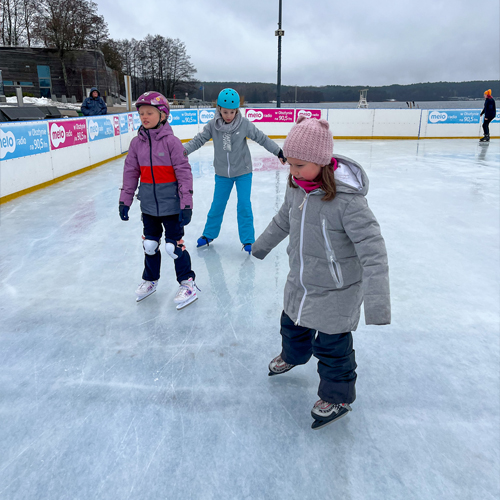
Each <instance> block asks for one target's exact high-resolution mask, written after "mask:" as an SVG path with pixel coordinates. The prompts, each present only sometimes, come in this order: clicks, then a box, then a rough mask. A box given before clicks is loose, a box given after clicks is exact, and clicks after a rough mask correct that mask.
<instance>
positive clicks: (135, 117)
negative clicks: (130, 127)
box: [132, 112, 141, 130]
mask: <svg viewBox="0 0 500 500" xmlns="http://www.w3.org/2000/svg"><path fill="white" fill-rule="evenodd" d="M132 119H133V122H134V130H139V127H140V126H141V119H140V118H139V113H137V112H136V113H132Z"/></svg>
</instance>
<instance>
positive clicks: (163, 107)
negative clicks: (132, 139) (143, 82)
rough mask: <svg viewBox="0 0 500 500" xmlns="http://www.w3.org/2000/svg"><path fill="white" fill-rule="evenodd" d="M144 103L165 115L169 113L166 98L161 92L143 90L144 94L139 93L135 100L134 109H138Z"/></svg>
mask: <svg viewBox="0 0 500 500" xmlns="http://www.w3.org/2000/svg"><path fill="white" fill-rule="evenodd" d="M144 104H148V105H149V106H154V107H155V108H158V109H159V110H160V111H163V112H164V113H165V114H166V115H167V116H168V115H169V114H170V108H169V106H168V100H167V98H166V97H165V96H164V95H163V94H160V93H159V92H144V94H142V95H140V96H139V98H138V99H137V101H136V102H135V107H136V109H139V108H140V107H141V106H144Z"/></svg>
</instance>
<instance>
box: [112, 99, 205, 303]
mask: <svg viewBox="0 0 500 500" xmlns="http://www.w3.org/2000/svg"><path fill="white" fill-rule="evenodd" d="M135 106H136V108H137V110H138V111H139V116H140V118H141V123H142V126H141V127H140V128H139V131H138V132H137V137H134V138H133V139H132V142H131V143H130V147H129V150H128V155H127V158H126V160H125V166H124V169H123V187H122V189H121V194H120V203H119V212H120V218H121V219H122V220H124V221H127V220H129V216H128V212H129V209H130V206H131V205H132V200H133V198H134V193H135V190H136V189H137V184H138V183H139V180H140V181H141V184H140V186H139V194H138V195H137V198H138V199H139V200H140V202H141V212H142V223H143V226H144V230H143V231H144V232H143V237H142V246H143V248H144V254H145V256H144V272H143V274H142V279H143V281H142V283H141V284H140V285H139V288H137V290H136V292H135V293H136V295H137V301H138V302H139V301H141V300H143V299H145V298H146V297H148V296H149V295H151V294H152V293H154V292H155V291H156V287H157V286H158V280H159V279H160V265H161V254H160V243H161V236H162V233H163V228H165V252H166V254H167V255H168V256H169V257H171V258H172V259H173V260H174V265H175V273H176V276H177V281H178V282H179V289H178V291H177V294H176V295H175V298H174V302H175V303H176V305H177V309H182V308H183V307H185V306H187V305H188V304H190V303H191V302H193V301H195V300H196V299H197V295H196V285H195V282H194V279H195V273H194V271H193V270H192V269H191V258H190V256H189V253H188V251H187V250H186V249H185V247H184V245H183V243H184V242H183V240H182V237H183V236H184V226H187V225H188V224H189V222H190V221H191V216H192V212H193V175H192V173H191V166H190V165H189V162H188V159H187V156H186V155H185V154H184V148H183V147H182V143H181V141H180V140H179V139H178V138H177V137H175V135H174V133H173V131H172V127H171V126H170V124H169V123H168V122H167V118H168V115H169V113H170V109H169V105H168V101H167V99H166V98H165V96H163V95H162V94H160V93H159V92H145V93H144V94H142V95H141V96H140V97H139V98H138V99H137V102H136V103H135Z"/></svg>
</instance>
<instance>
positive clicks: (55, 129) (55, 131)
mask: <svg viewBox="0 0 500 500" xmlns="http://www.w3.org/2000/svg"><path fill="white" fill-rule="evenodd" d="M50 139H51V141H52V145H53V146H54V147H55V148H58V147H59V146H60V145H61V144H62V143H63V142H64V141H65V140H66V132H65V130H64V127H62V126H61V127H59V125H57V123H53V124H52V125H51V127H50Z"/></svg>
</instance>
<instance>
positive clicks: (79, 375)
mask: <svg viewBox="0 0 500 500" xmlns="http://www.w3.org/2000/svg"><path fill="white" fill-rule="evenodd" d="M278 142H279V143H280V144H282V141H278ZM499 144H500V141H492V143H491V144H490V145H489V146H484V147H483V146H479V145H478V143H477V141H475V140H421V141H336V143H335V152H336V153H339V154H343V155H347V156H350V157H352V158H354V159H355V160H357V161H358V162H360V163H361V164H362V165H363V166H364V168H365V169H366V172H367V174H368V176H369V178H370V191H369V193H368V197H367V199H368V202H369V204H370V207H371V208H372V210H373V211H374V213H375V215H376V216H377V218H378V220H379V222H380V224H381V227H382V234H383V235H384V237H385V240H386V244H387V249H388V254H389V265H390V277H391V293H392V317H393V322H392V325H390V326H383V327H375V326H368V327H367V326H365V325H364V320H363V318H362V320H361V322H360V326H359V327H358V330H357V331H356V333H355V334H354V346H355V349H356V360H357V363H358V369H357V373H358V383H357V400H356V401H355V402H354V403H353V405H352V407H353V411H352V412H351V413H350V414H349V415H348V416H347V417H346V418H343V419H342V420H340V421H338V422H336V423H334V424H331V425H329V426H327V427H325V428H324V429H322V430H319V431H313V430H311V428H310V426H311V423H312V418H311V416H310V410H311V408H312V405H313V404H314V402H315V401H316V400H317V399H318V398H317V395H316V391H317V386H318V382H319V377H318V374H317V373H316V362H315V360H314V358H313V359H311V361H310V362H309V363H308V364H307V365H305V366H302V367H297V368H295V369H294V370H293V371H291V372H289V373H287V374H285V375H282V376H279V377H272V378H271V377H268V370H267V365H268V363H269V361H270V360H271V359H272V358H273V357H274V356H276V355H277V354H279V352H280V347H281V344H280V335H279V319H280V313H281V309H282V297H283V287H284V284H285V279H286V275H287V272H288V260H287V256H286V243H287V242H286V241H285V242H283V243H282V244H281V245H280V246H279V247H277V248H276V249H275V250H274V251H273V252H272V253H271V254H270V255H269V256H268V257H267V258H266V259H265V260H264V261H259V260H257V259H254V258H253V257H249V256H248V255H247V254H246V253H244V252H242V251H241V244H240V242H239V239H238V234H237V226H236V201H235V200H236V193H235V191H233V193H232V195H231V199H230V202H229V204H228V209H227V211H226V215H225V219H224V223H223V226H222V231H221V234H220V237H219V238H218V239H217V240H216V241H215V242H214V243H213V244H212V245H211V246H210V247H209V248H204V249H197V248H196V239H197V238H198V237H199V236H200V235H201V234H202V230H203V227H204V223H205V218H206V214H207V212H208V209H209V206H210V203H211V200H212V194H213V185H214V180H213V167H212V159H213V149H212V146H211V144H209V145H206V146H205V147H203V148H202V149H201V150H199V151H198V152H196V153H194V154H193V155H191V156H190V161H191V165H192V168H193V174H194V190H195V201H194V203H195V205H194V215H193V221H192V223H191V224H190V225H189V226H188V227H187V228H186V229H187V234H186V237H185V241H186V245H187V247H188V250H189V251H190V253H191V257H192V263H193V269H194V271H195V272H196V274H197V283H198V286H199V288H200V289H201V292H199V300H198V301H197V302H195V303H193V304H192V305H190V306H189V307H187V308H186V309H184V310H182V311H176V309H175V305H174V303H173V297H174V294H175V292H176V290H177V283H176V281H175V275H174V269H173V263H172V261H171V260H169V259H168V257H166V256H165V255H164V256H163V263H162V277H161V279H160V282H159V286H158V291H157V292H156V293H155V294H154V295H152V296H151V297H149V298H148V299H146V300H145V301H143V302H141V303H139V304H136V302H135V294H134V291H135V288H136V286H137V284H138V283H139V282H140V281H141V274H142V265H143V249H142V244H141V235H142V225H141V221H140V210H139V206H138V203H134V205H133V206H132V208H131V211H130V220H129V221H128V222H122V221H121V220H120V218H119V216H118V196H119V191H118V190H119V188H120V186H121V177H122V166H123V159H120V160H116V161H113V162H111V163H108V164H106V165H104V166H101V167H99V168H97V169H95V170H91V171H89V172H87V173H85V174H82V175H79V176H77V177H73V178H71V179H69V180H66V181H64V182H62V183H59V184H56V185H53V186H52V187H49V188H45V189H43V190H40V191H37V192H34V193H32V194H29V195H26V196H23V197H21V198H18V199H16V200H14V201H11V202H9V203H6V204H4V205H1V206H0V292H1V297H2V301H1V303H0V310H1V322H0V499H2V500H19V499H30V500H32V499H51V500H55V499H57V500H61V499H71V500H76V499H81V500H90V499H100V500H101V499H120V500H125V499H146V500H152V499H160V498H161V499H174V500H175V499H181V498H182V499H250V500H254V499H271V498H279V499H281V498H283V499H285V498H287V499H289V498H292V499H319V498H325V497H328V498H332V499H342V500H358V499H359V500H367V499H374V500H381V499H383V500H389V499H394V500H400V499H405V500H409V499H418V500H421V499H426V500H427V499H432V500H434V499H443V500H444V499H446V500H449V499H453V500H458V499H460V500H462V499H463V500H465V499H481V500H488V499H492V500H493V499H495V500H496V499H498V498H499V497H500V475H499V471H500V457H499V454H500V413H499V406H500V392H499V391H500V381H499V377H500V375H499V359H500V358H499V347H500V340H499V339H500V335H499V334H500V332H499V307H500V293H499V288H500V285H499V283H500V276H499V274H500V273H499V271H500V265H499V264H500V263H499V225H500V217H499V191H500V189H499V187H500V183H499V169H500V147H499ZM250 147H251V151H252V155H253V159H254V166H255V172H254V176H253V191H252V203H253V209H254V215H255V227H256V234H257V235H258V234H260V232H262V231H263V230H264V228H265V227H266V226H267V224H268V223H269V221H270V220H271V218H272V216H273V215H274V214H275V212H276V211H277V210H278V209H279V207H280V206H281V203H282V200H283V195H284V191H285V185H286V178H287V170H286V168H285V167H281V166H279V163H278V161H277V160H276V159H275V158H274V157H273V156H271V155H270V154H269V153H267V151H265V150H264V149H262V148H260V147H259V146H258V145H256V144H255V143H252V144H251V145H250ZM27 161H36V157H32V158H30V159H27Z"/></svg>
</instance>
